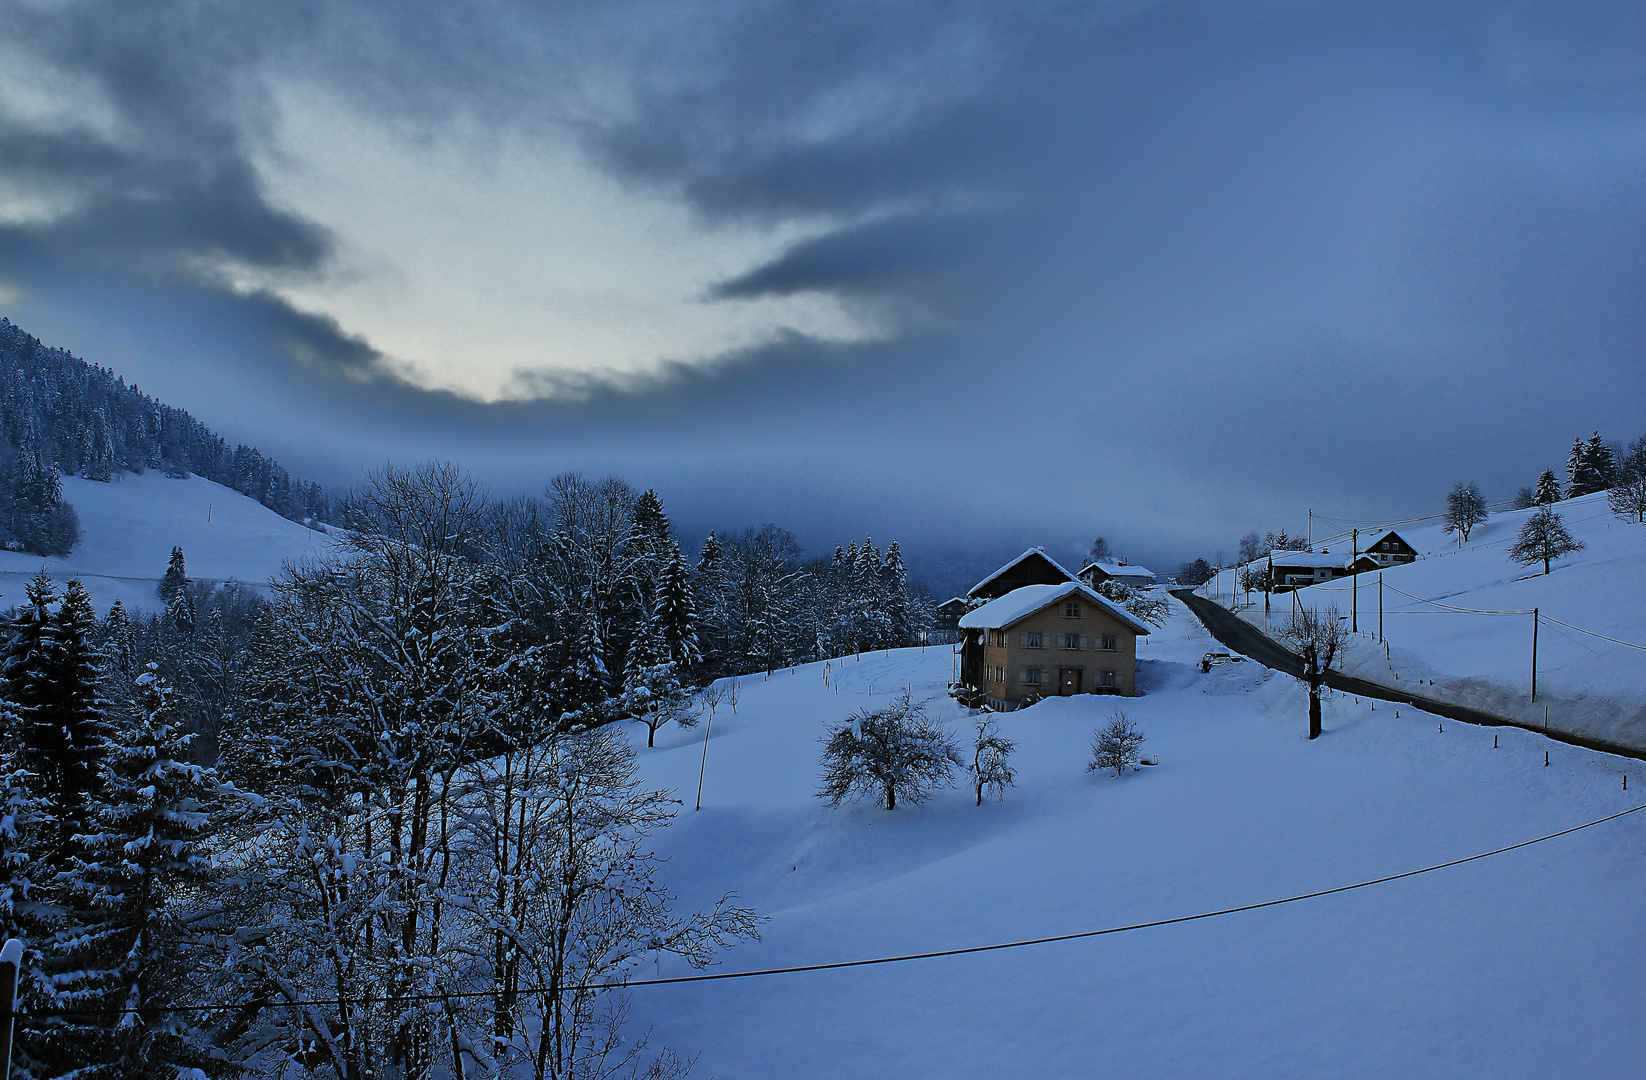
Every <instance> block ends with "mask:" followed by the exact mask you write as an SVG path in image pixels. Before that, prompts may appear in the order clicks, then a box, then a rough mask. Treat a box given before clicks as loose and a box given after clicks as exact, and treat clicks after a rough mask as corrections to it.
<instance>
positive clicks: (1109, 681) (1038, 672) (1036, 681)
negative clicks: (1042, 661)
mask: <svg viewBox="0 0 1646 1080" xmlns="http://www.w3.org/2000/svg"><path fill="white" fill-rule="evenodd" d="M994 670H995V671H996V673H997V674H996V676H995V682H998V683H1004V682H1005V681H1006V669H1005V668H1002V667H997V668H995V669H994ZM1045 677H1046V673H1045V672H1044V671H1043V670H1042V669H1040V668H1037V667H1032V668H1024V669H1023V673H1022V674H1021V675H1019V676H1018V682H1021V683H1022V684H1023V685H1024V686H1039V685H1041V683H1042V681H1043V680H1044V679H1045ZM1097 685H1099V686H1115V685H1118V684H1117V683H1116V682H1115V674H1114V672H1112V671H1100V672H1098V673H1097Z"/></svg>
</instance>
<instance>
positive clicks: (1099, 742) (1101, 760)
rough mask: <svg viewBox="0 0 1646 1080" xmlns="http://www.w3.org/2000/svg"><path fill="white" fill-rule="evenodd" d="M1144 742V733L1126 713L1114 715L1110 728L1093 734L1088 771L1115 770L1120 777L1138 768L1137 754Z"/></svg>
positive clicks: (1110, 721) (1110, 718)
mask: <svg viewBox="0 0 1646 1080" xmlns="http://www.w3.org/2000/svg"><path fill="white" fill-rule="evenodd" d="M1144 741H1145V737H1144V735H1143V732H1141V731H1139V730H1138V727H1137V725H1136V724H1134V723H1132V721H1131V720H1130V718H1128V717H1127V716H1126V714H1125V713H1123V712H1116V713H1113V714H1112V715H1110V717H1109V726H1108V727H1105V728H1099V729H1098V730H1097V731H1095V732H1093V733H1092V760H1091V761H1089V762H1087V763H1086V771H1087V772H1097V771H1098V770H1099V769H1113V770H1114V774H1115V775H1116V776H1120V775H1122V774H1123V773H1125V771H1126V770H1127V769H1135V768H1137V752H1138V750H1140V749H1141V748H1142V746H1143V743H1144Z"/></svg>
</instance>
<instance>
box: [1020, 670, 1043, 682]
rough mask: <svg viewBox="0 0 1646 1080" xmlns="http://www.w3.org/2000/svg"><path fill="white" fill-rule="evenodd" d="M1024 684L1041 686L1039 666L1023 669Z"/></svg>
mask: <svg viewBox="0 0 1646 1080" xmlns="http://www.w3.org/2000/svg"><path fill="white" fill-rule="evenodd" d="M1023 685H1024V686H1039V685H1040V669H1039V668H1037V667H1032V668H1025V669H1023Z"/></svg>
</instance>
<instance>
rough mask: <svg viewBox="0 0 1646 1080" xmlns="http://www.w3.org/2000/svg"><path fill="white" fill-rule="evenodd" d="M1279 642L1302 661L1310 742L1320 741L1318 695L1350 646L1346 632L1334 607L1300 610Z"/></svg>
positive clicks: (1335, 606)
mask: <svg viewBox="0 0 1646 1080" xmlns="http://www.w3.org/2000/svg"><path fill="white" fill-rule="evenodd" d="M1281 638H1282V640H1284V641H1286V642H1287V643H1288V644H1290V645H1291V646H1292V647H1293V648H1295V649H1296V650H1297V651H1298V652H1299V653H1300V654H1301V655H1302V657H1303V675H1302V679H1303V682H1304V683H1305V684H1307V685H1308V687H1309V738H1311V739H1318V738H1320V729H1321V722H1320V691H1321V687H1323V686H1324V685H1325V683H1326V671H1327V669H1329V668H1330V667H1331V666H1332V662H1333V661H1334V660H1336V659H1337V656H1338V654H1339V653H1341V652H1342V651H1343V650H1344V648H1345V647H1346V646H1347V645H1348V643H1349V631H1348V629H1347V628H1345V627H1344V625H1343V619H1342V618H1341V617H1340V616H1339V615H1338V613H1337V605H1335V604H1334V605H1332V606H1330V607H1328V608H1326V609H1325V610H1324V611H1316V610H1315V609H1313V608H1308V607H1300V608H1299V609H1298V610H1297V611H1296V612H1295V613H1293V615H1292V621H1291V622H1290V623H1288V624H1287V626H1286V629H1285V630H1284V631H1283V632H1282V634H1281Z"/></svg>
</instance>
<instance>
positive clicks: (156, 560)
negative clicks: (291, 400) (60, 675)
mask: <svg viewBox="0 0 1646 1080" xmlns="http://www.w3.org/2000/svg"><path fill="white" fill-rule="evenodd" d="M63 496H64V498H66V499H67V500H68V501H69V502H70V503H71V504H72V505H73V506H74V508H75V510H76V511H77V512H78V513H79V515H80V529H81V533H82V538H81V541H80V543H79V544H78V545H76V546H75V549H74V551H73V552H72V553H71V554H70V555H69V556H68V557H66V558H49V559H42V558H41V557H40V556H38V555H29V554H25V553H23V552H17V551H0V607H9V606H10V605H12V604H15V603H18V602H20V601H21V600H22V599H23V588H24V586H25V585H26V584H27V582H28V579H29V578H31V577H33V576H34V575H35V574H37V573H39V572H40V568H41V566H42V565H44V566H45V568H46V572H47V573H49V574H51V575H52V577H53V578H55V579H56V580H57V582H58V584H59V586H61V584H62V583H63V582H64V581H66V580H68V579H69V578H71V577H78V578H80V579H81V580H82V581H84V582H85V584H86V589H87V590H88V591H89V592H90V593H91V595H92V599H93V600H94V601H96V603H97V606H98V608H99V609H100V610H106V609H107V608H108V606H109V605H110V604H112V603H114V602H115V601H116V600H122V601H124V602H125V604H126V606H128V607H136V608H153V607H156V606H158V605H159V600H158V599H157V598H156V596H155V585H156V583H158V582H159V580H160V577H161V575H163V574H164V573H165V572H166V561H167V560H168V559H169V558H170V557H171V549H172V548H173V547H177V546H180V547H182V549H183V554H184V557H185V558H186V560H187V564H188V570H189V576H190V577H192V578H196V579H207V580H213V581H227V580H230V579H233V580H236V581H241V582H244V583H246V584H249V585H256V586H259V587H261V586H262V585H264V584H265V583H266V582H267V581H268V579H269V578H271V577H273V576H274V575H275V574H278V573H279V572H280V569H281V567H282V566H284V565H285V564H286V562H287V561H288V560H295V559H301V558H303V557H304V556H306V555H310V554H318V553H320V552H322V551H324V550H325V549H326V548H327V547H328V546H329V545H330V541H329V540H328V539H327V538H326V536H325V535H323V534H321V533H317V532H314V531H313V530H311V529H307V528H304V527H303V526H302V525H299V524H298V523H297V522H295V521H287V520H286V519H285V518H283V517H281V516H280V515H279V514H276V513H275V512H274V511H272V510H270V509H268V508H267V507H265V506H263V505H262V504H260V503H258V502H257V501H256V500H254V499H248V498H247V497H246V496H244V495H242V494H240V493H239V492H238V491H235V490H233V489H232V488H226V487H223V486H222V485H221V484H214V483H212V482H211V481H210V480H202V479H201V478H200V477H198V476H191V477H189V478H188V479H186V480H171V479H168V478H167V477H165V476H164V475H162V474H161V473H159V472H156V471H150V472H146V473H144V474H142V475H141V476H138V475H136V474H133V473H122V474H120V476H119V478H118V479H117V480H115V481H114V482H112V483H107V484H105V483H99V482H97V481H94V480H82V479H80V478H78V477H74V476H65V477H63Z"/></svg>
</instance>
